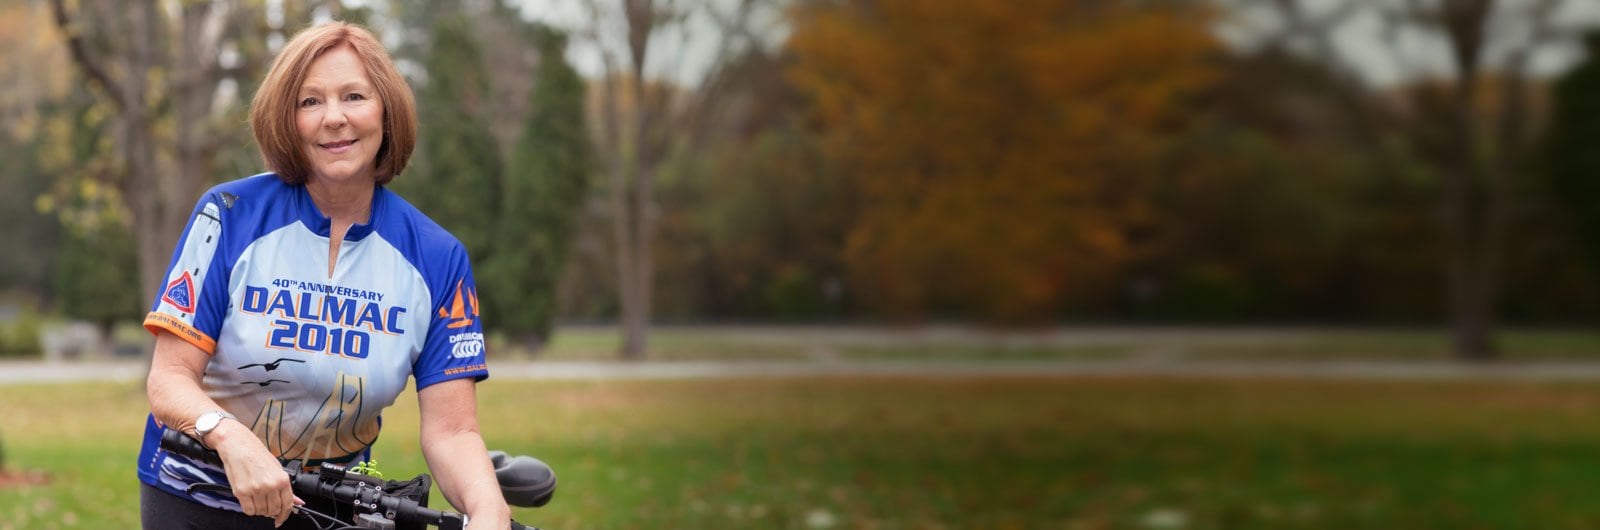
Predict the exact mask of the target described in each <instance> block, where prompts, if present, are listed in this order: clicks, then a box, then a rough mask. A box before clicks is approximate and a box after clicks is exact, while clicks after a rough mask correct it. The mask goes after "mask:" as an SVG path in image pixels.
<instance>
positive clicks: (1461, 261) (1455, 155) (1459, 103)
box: [1441, 0, 1510, 361]
mask: <svg viewBox="0 0 1600 530" xmlns="http://www.w3.org/2000/svg"><path fill="white" fill-rule="evenodd" d="M1493 11H1494V1H1493V0H1467V1H1463V2H1455V3H1450V4H1447V5H1446V6H1445V7H1444V8H1443V10H1442V12H1441V14H1442V15H1443V19H1442V20H1443V22H1444V27H1445V31H1446V33H1447V34H1448V35H1449V36H1450V44H1451V52H1452V59H1453V60H1454V62H1455V66H1456V73H1457V79H1456V83H1455V90H1454V91H1453V92H1452V94H1451V101H1450V114H1451V119H1450V121H1451V122H1452V123H1450V124H1449V125H1453V126H1454V127H1452V130H1451V131H1450V133H1449V138H1450V143H1451V149H1450V153H1449V156H1451V159H1450V160H1449V161H1447V162H1445V166H1446V167H1447V168H1449V169H1447V172H1446V179H1447V182H1446V184H1445V193H1446V197H1445V201H1446V208H1447V211H1446V218H1445V222H1446V223H1447V224H1448V226H1447V227H1446V231H1447V233H1448V234H1449V237H1448V243H1449V245H1450V247H1449V250H1448V251H1447V253H1448V255H1449V258H1448V259H1449V263H1448V264H1447V271H1448V275H1447V276H1448V281H1449V282H1450V287H1449V292H1450V298H1449V304H1450V320H1451V330H1452V331H1451V348H1452V350H1453V352H1454V354H1455V355H1456V357H1458V358H1461V359H1465V360H1472V361H1482V360H1489V359H1493V358H1494V357H1496V355H1497V353H1498V352H1497V347H1496V344H1495V340H1494V326H1495V318H1494V315H1495V298H1496V296H1495V291H1496V286H1495V283H1496V280H1497V279H1496V278H1495V276H1496V269H1497V267H1496V264H1495V260H1496V258H1497V255H1498V253H1499V250H1500V242H1499V241H1498V239H1499V238H1500V237H1501V234H1503V233H1504V231H1505V229H1504V227H1503V225H1504V224H1505V220H1504V216H1503V215H1502V214H1501V213H1500V211H1501V210H1502V209H1503V207H1502V204H1503V202H1504V201H1505V197H1504V196H1503V195H1502V192H1504V191H1506V190H1504V189H1502V187H1500V186H1496V185H1495V184H1494V182H1496V181H1498V180H1503V179H1501V178H1500V176H1499V172H1498V171H1496V170H1495V169H1496V166H1497V164H1496V163H1495V161H1494V159H1495V158H1497V157H1504V156H1507V155H1506V154H1505V153H1503V152H1502V151H1503V150H1504V148H1507V147H1510V146H1504V145H1492V143H1493V142H1494V140H1495V139H1496V137H1493V136H1488V135H1485V132H1486V131H1487V130H1488V128H1487V127H1486V126H1485V123H1484V120H1485V116H1484V115H1483V113H1481V112H1479V109H1478V105H1479V94H1480V91H1479V87H1480V84H1481V83H1482V82H1483V80H1482V79H1481V75H1480V74H1481V72H1482V67H1483V57H1484V48H1485V44H1486V42H1485V40H1486V37H1487V24H1488V19H1489V16H1490V14H1491V13H1493ZM1486 144H1491V145H1486Z"/></svg>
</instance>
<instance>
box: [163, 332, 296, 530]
mask: <svg viewBox="0 0 1600 530" xmlns="http://www.w3.org/2000/svg"><path fill="white" fill-rule="evenodd" d="M210 360H211V357H210V355H208V354H206V352H205V351H203V350H201V349H200V348H198V347H195V345H193V344H190V343H188V342H187V341H184V340H183V339H180V338H178V337H177V336H176V335H173V334H171V333H168V332H165V331H162V332H160V333H157V334H156V351H155V356H154V357H153V358H152V359H151V360H150V377H149V379H148V380H146V381H145V388H146V394H147V396H146V397H148V398H149V400H150V412H151V413H152V414H154V415H155V417H156V421H159V422H161V424H162V425H165V426H166V427H167V428H168V429H178V430H180V431H183V432H186V433H191V434H192V433H193V432H194V420H195V419H196V418H199V417H200V415H201V414H205V413H207V412H211V411H213V410H222V407H220V406H217V402H216V401H214V400H212V399H211V397H209V396H207V395H206V393H205V391H204V390H201V388H200V380H201V378H202V377H203V376H204V375H205V373H206V364H207V363H208V362H210ZM204 442H205V443H206V445H209V446H211V448H212V449H215V450H216V451H217V454H218V455H219V456H221V457H222V464H223V471H225V472H226V473H227V474H228V483H229V484H230V485H232V486H233V494H234V496H235V497H237V498H238V499H239V507H240V508H241V509H243V510H244V513H245V514H247V515H258V516H264V517H271V518H273V526H281V525H282V524H283V522H284V521H285V520H287V519H288V518H289V514H290V513H291V510H292V509H293V508H294V505H295V504H296V499H295V496H294V491H293V490H292V489H291V488H290V486H289V475H288V474H286V473H284V472H283V466H282V465H280V464H279V463H278V459H277V458H276V457H274V456H272V453H271V452H269V451H267V447H266V446H265V445H263V444H262V443H261V440H260V439H258V438H256V435H255V433H253V432H250V428H249V427H247V426H245V425H244V424H243V423H239V422H238V421H233V420H227V419H224V420H222V423H221V424H219V425H217V428H216V429H215V430H213V431H211V434H208V435H206V439H205V440H204Z"/></svg>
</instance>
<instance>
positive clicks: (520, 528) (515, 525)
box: [511, 521, 539, 530]
mask: <svg viewBox="0 0 1600 530" xmlns="http://www.w3.org/2000/svg"><path fill="white" fill-rule="evenodd" d="M511 530H539V529H538V528H534V527H532V526H528V525H524V524H522V523H519V522H516V521H511Z"/></svg>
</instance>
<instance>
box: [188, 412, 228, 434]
mask: <svg viewBox="0 0 1600 530" xmlns="http://www.w3.org/2000/svg"><path fill="white" fill-rule="evenodd" d="M221 420H222V415H221V414H217V413H215V412H207V413H205V414H201V415H200V419H197V420H194V430H196V431H200V433H201V434H204V433H208V432H211V429H215V428H217V422H218V421H221Z"/></svg>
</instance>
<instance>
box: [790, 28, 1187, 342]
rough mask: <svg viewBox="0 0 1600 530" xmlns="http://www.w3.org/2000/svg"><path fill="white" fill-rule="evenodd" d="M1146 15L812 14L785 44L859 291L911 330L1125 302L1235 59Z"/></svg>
mask: <svg viewBox="0 0 1600 530" xmlns="http://www.w3.org/2000/svg"><path fill="white" fill-rule="evenodd" d="M1144 4H1145V3H1142V2H1094V3H1080V2H1055V1H1050V0H1026V1H1014V2H995V3H974V2H966V1H959V0H884V1H851V2H826V3H815V4H808V5H805V6H804V7H802V8H801V9H799V10H798V11H797V14H796V16H795V20H794V24H795V27H794V33H793V34H792V36H791V37H790V39H789V41H788V44H787V46H788V48H789V50H790V51H791V52H792V53H793V54H794V56H795V62H794V65H793V68H792V70H791V78H792V79H793V80H794V81H795V83H797V85H798V86H799V87H801V90H802V91H803V92H804V93H805V94H807V95H808V96H809V97H810V98H811V100H812V101H813V103H814V109H815V110H814V113H813V116H814V120H815V122H816V124H817V126H818V130H819V132H820V133H821V134H823V135H825V137H824V145H823V152H824V156H826V157H827V158H828V159H829V160H830V161H831V163H832V164H833V165H834V166H835V167H838V168H840V169H841V170H842V171H844V172H845V174H846V175H847V179H848V180H849V181H850V182H851V183H852V185H853V187H854V195H855V197H856V198H857V200H859V201H860V202H859V204H860V206H859V213H858V217H857V218H856V219H855V224H854V225H853V226H852V227H851V229H850V232H849V235H848V240H847V241H846V243H845V248H844V259H845V262H846V263H847V266H848V268H849V269H850V272H851V275H850V279H851V284H850V290H851V291H852V292H853V295H854V297H855V298H856V299H858V300H862V301H864V302H866V303H869V304H871V306H872V308H873V309H874V310H875V311H878V312H880V313H885V314H890V315H895V316H898V317H902V318H919V317H925V316H928V315H941V316H978V317H984V318H988V319H994V320H1003V321H1023V322H1028V321H1033V322H1036V321H1040V320H1044V319H1049V318H1052V317H1054V316H1056V315H1059V314H1062V313H1063V312H1066V311H1069V310H1071V309H1073V308H1083V307H1089V306H1093V305H1095V304H1096V303H1099V302H1103V301H1104V300H1105V299H1106V297H1108V296H1110V295H1112V294H1114V293H1115V291H1116V289H1115V287H1113V286H1114V285H1115V284H1116V282H1115V281H1114V280H1115V279H1116V277H1117V273H1118V271H1119V270H1120V268H1121V266H1122V265H1123V264H1124V263H1125V262H1126V261H1127V260H1128V259H1129V258H1130V256H1131V255H1132V253H1133V246H1134V245H1135V244H1137V241H1136V240H1135V238H1134V237H1133V235H1134V234H1131V233H1130V232H1129V231H1128V230H1127V227H1131V226H1136V225H1137V224H1139V223H1140V222H1141V220H1142V219H1144V218H1147V217H1148V216H1149V215H1150V212H1149V211H1148V204H1147V203H1145V202H1144V201H1143V199H1142V197H1144V196H1146V193H1145V190H1147V188H1148V186H1149V184H1150V176H1151V175H1152V174H1153V172H1154V169H1155V165H1154V164H1153V160H1155V159H1156V158H1157V155H1158V154H1159V152H1160V149H1161V147H1162V146H1163V145H1164V144H1165V143H1167V142H1169V141H1170V139H1171V137H1173V136H1174V134H1173V133H1172V132H1170V131H1179V130H1182V129H1183V128H1184V120H1183V116H1184V114H1185V107H1184V101H1185V98H1186V97H1188V96H1189V95H1190V94H1192V93H1194V92H1196V91H1197V90H1198V89H1199V88H1202V87H1204V86H1205V83H1206V82H1207V80H1208V79H1209V78H1210V77H1211V75H1212V74H1211V72H1210V68H1209V67H1208V66H1207V63H1206V61H1207V59H1208V58H1209V57H1211V56H1213V55H1214V54H1216V53H1217V51H1218V49H1219V45H1218V44H1217V43H1216V42H1215V40H1214V39H1213V38H1212V37H1211V36H1210V33H1209V30H1208V28H1207V26H1206V20H1207V18H1206V17H1205V16H1204V13H1201V12H1198V11H1195V10H1188V9H1181V8H1152V7H1144Z"/></svg>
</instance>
